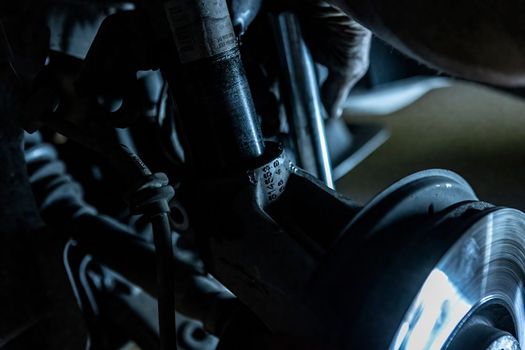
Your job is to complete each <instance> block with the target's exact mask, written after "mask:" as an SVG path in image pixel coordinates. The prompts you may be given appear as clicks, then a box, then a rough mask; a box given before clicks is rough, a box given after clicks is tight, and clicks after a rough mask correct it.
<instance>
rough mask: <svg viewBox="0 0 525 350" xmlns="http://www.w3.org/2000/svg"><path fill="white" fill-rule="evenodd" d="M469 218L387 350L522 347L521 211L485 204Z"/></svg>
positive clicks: (524, 253)
mask: <svg viewBox="0 0 525 350" xmlns="http://www.w3.org/2000/svg"><path fill="white" fill-rule="evenodd" d="M470 216H471V217H470V218H465V219H464V220H463V222H462V223H461V225H462V226H463V228H461V229H460V230H457V231H456V234H457V240H456V241H455V242H453V244H452V245H451V246H450V247H449V248H448V250H446V251H445V255H443V256H442V258H441V259H440V261H439V262H438V263H437V264H436V266H435V267H434V268H433V269H432V271H431V272H430V273H429V275H428V277H427V279H426V280H425V282H424V284H423V285H422V286H421V288H420V290H419V292H418V294H417V296H416V298H415V299H414V301H413V303H412V305H411V306H410V309H409V310H408V312H407V313H406V314H405V317H404V318H403V320H402V321H401V323H400V327H399V329H398V331H397V334H396V336H395V338H394V342H393V343H392V345H391V349H394V350H398V349H406V350H411V349H443V348H447V349H451V350H452V349H465V350H474V349H486V350H493V349H504V350H507V349H509V350H515V349H519V348H520V346H519V344H520V343H521V344H522V345H524V344H523V341H524V336H525V318H524V316H525V315H524V313H525V309H524V299H525V291H524V287H523V282H524V278H525V271H524V265H523V262H524V261H525V249H524V247H525V236H524V234H523V233H524V230H525V215H524V214H523V213H521V212H519V211H516V210H512V209H496V208H490V209H486V210H484V211H481V212H479V213H476V214H475V215H470ZM450 231H452V232H453V230H450ZM444 233H445V232H443V233H442V234H444ZM430 239H436V238H435V237H431V238H430ZM480 319H481V320H482V321H480ZM518 340H519V341H518Z"/></svg>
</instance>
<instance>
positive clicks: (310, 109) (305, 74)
mask: <svg viewBox="0 0 525 350" xmlns="http://www.w3.org/2000/svg"><path fill="white" fill-rule="evenodd" d="M274 26H275V34H276V39H277V45H278V49H279V51H280V56H281V58H282V59H281V61H282V63H281V64H282V66H283V71H284V72H285V74H286V78H287V81H286V84H287V89H288V90H289V91H287V93H288V94H289V95H290V96H289V99H290V101H289V103H290V110H291V114H292V115H291V124H292V125H291V126H292V128H293V134H294V136H295V138H296V140H297V141H296V148H297V153H298V156H299V157H298V161H299V164H298V165H299V166H300V167H301V168H303V169H304V170H306V171H307V172H309V173H311V174H313V175H315V176H317V177H318V178H319V179H320V180H321V181H323V182H324V183H325V184H326V186H328V187H330V188H334V180H333V175H332V165H331V161H330V155H329V153H328V144H327V141H326V134H325V125H324V119H323V112H322V110H323V107H322V102H321V97H320V95H319V83H318V81H317V76H316V72H315V64H314V61H313V59H312V56H311V54H310V51H309V50H308V47H307V46H306V44H305V42H304V40H303V37H302V34H301V28H300V24H299V20H298V18H297V17H296V15H295V14H293V13H289V12H286V13H283V14H280V15H278V16H277V18H276V19H275V21H274Z"/></svg>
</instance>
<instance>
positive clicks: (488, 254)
mask: <svg viewBox="0 0 525 350" xmlns="http://www.w3.org/2000/svg"><path fill="white" fill-rule="evenodd" d="M394 214H395V215H394ZM524 270H525V214H523V213H522V212H520V211H517V210H512V209H502V208H494V207H493V206H492V205H490V204H487V203H483V202H479V201H478V199H477V198H476V196H475V194H474V193H473V192H472V190H471V189H470V186H468V184H467V183H466V182H465V181H464V180H462V179H461V178H460V177H459V176H458V175H456V174H453V173H451V172H445V171H441V170H438V171H435V170H432V171H426V172H422V173H418V174H415V175H413V176H410V177H408V178H406V179H404V180H402V181H400V182H398V183H397V184H396V185H394V186H392V187H391V188H390V189H388V190H387V191H385V192H383V194H381V195H380V196H378V197H376V199H374V200H373V201H372V202H371V203H370V204H369V205H368V206H367V207H365V208H364V210H363V213H362V214H360V215H359V214H358V215H357V216H356V218H354V220H353V221H352V222H351V224H350V225H349V226H348V228H347V232H346V233H345V234H344V235H343V236H342V237H341V239H340V240H339V242H338V244H337V246H334V249H332V250H331V252H330V253H329V254H328V255H327V257H326V260H325V261H324V262H323V264H322V267H321V269H320V270H319V272H318V274H317V275H316V279H315V281H313V282H312V284H311V286H310V287H309V292H308V293H309V294H308V295H309V300H312V302H311V303H312V305H314V306H313V307H315V308H316V310H317V313H318V314H319V315H320V318H321V319H323V320H325V324H327V325H328V327H329V329H328V330H327V334H329V336H328V337H327V339H330V342H332V343H333V344H336V346H338V348H341V349H343V348H344V349H377V350H383V349H390V350H445V349H447V350H460V349H461V350H480V349H481V350H485V349H486V350H517V349H519V345H521V347H523V346H524V341H525V335H524V325H523V323H524V317H525V311H524V301H523V300H524V287H523V281H524V279H525V277H524V276H525V272H524ZM330 320H331V321H330Z"/></svg>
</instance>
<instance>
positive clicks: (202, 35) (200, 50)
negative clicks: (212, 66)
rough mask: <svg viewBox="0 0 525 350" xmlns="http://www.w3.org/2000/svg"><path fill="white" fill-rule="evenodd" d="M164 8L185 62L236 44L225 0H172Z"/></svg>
mask: <svg viewBox="0 0 525 350" xmlns="http://www.w3.org/2000/svg"><path fill="white" fill-rule="evenodd" d="M165 8H166V12H167V15H168V20H169V22H170V26H171V31H172V33H173V36H174V38H175V44H176V45H177V51H178V52H179V57H180V60H181V62H182V63H188V62H192V61H196V60H199V59H201V58H206V57H212V56H215V55H218V54H220V53H223V52H226V51H228V50H230V49H232V48H234V47H235V46H236V44H237V42H236V37H235V32H234V31H233V26H232V23H231V19H230V15H229V13H228V7H227V5H226V0H172V1H168V2H167V3H166V4H165Z"/></svg>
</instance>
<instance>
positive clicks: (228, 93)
mask: <svg viewBox="0 0 525 350" xmlns="http://www.w3.org/2000/svg"><path fill="white" fill-rule="evenodd" d="M164 10H165V13H166V16H167V19H168V22H169V26H170V28H171V32H172V37H173V40H174V41H175V48H176V52H175V51H173V52H172V58H171V61H170V62H165V64H164V67H163V70H164V74H165V75H166V78H167V79H168V81H169V82H170V87H171V91H172V94H173V96H174V100H175V103H176V105H177V107H178V110H179V112H180V113H179V116H180V118H181V124H182V126H183V128H184V134H185V135H184V136H185V143H186V146H187V147H186V152H187V153H188V154H187V156H188V157H187V158H188V160H189V162H190V164H191V165H192V167H193V169H194V170H195V171H199V170H200V171H206V170H208V171H210V170H213V171H224V170H227V169H230V168H242V167H243V166H244V164H246V163H251V162H252V161H253V160H254V159H257V158H259V157H260V156H261V155H262V154H263V153H264V142H263V137H262V133H261V127H260V123H259V120H258V118H257V114H256V112H255V107H254V103H253V99H252V96H251V92H250V90H249V86H248V81H247V78H246V73H245V71H244V67H243V63H242V59H241V55H240V51H239V48H238V43H237V38H236V36H235V33H234V30H233V26H232V22H231V19H230V15H229V12H228V7H227V4H226V1H225V0H219V1H194V0H174V1H168V2H165V3H164ZM176 61H178V62H176ZM174 63H176V64H174Z"/></svg>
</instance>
